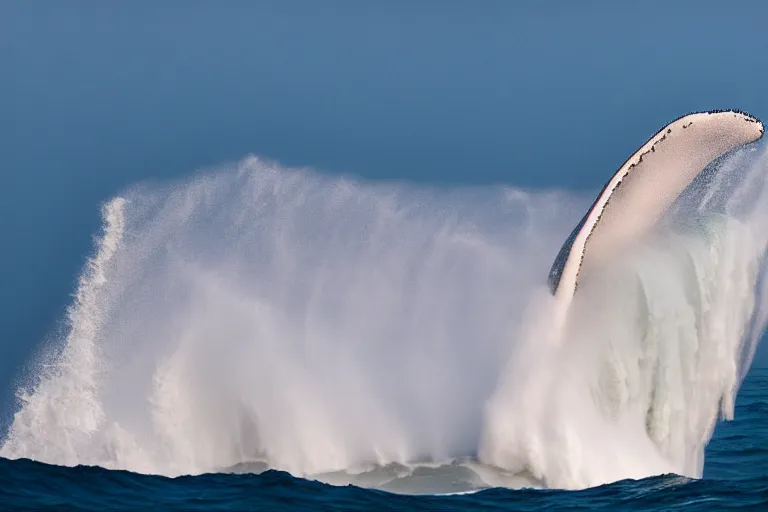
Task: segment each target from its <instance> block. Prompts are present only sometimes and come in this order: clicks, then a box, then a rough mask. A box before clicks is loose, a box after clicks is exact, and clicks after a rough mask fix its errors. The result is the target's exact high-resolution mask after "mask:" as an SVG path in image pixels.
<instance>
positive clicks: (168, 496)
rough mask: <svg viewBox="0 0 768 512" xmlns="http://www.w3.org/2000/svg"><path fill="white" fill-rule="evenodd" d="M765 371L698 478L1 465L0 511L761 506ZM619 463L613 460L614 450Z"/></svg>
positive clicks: (755, 376) (723, 428)
mask: <svg viewBox="0 0 768 512" xmlns="http://www.w3.org/2000/svg"><path fill="white" fill-rule="evenodd" d="M766 386H768V369H765V368H754V369H753V370H752V371H751V373H750V374H749V376H748V377H747V379H746V381H745V382H744V385H743V387H742V389H741V392H740V393H739V397H738V400H737V405H736V415H735V419H734V421H732V422H727V423H721V424H720V425H719V426H718V428H717V430H716V433H715V436H714V438H713V439H712V441H711V443H710V445H709V449H708V454H707V462H706V466H705V471H704V478H703V479H702V480H690V479H686V478H682V477H679V476H676V475H663V476H655V477H651V478H646V479H644V480H639V481H632V480H627V481H622V482H616V483H613V484H610V485H604V486H601V487H596V488H592V489H586V490H583V491H557V490H532V489H524V490H510V489H488V490H484V491H480V492H477V493H474V494H463V495H453V496H406V495H398V494H392V493H387V492H383V491H378V490H371V489H362V488H359V487H354V486H347V487H335V486H330V485H326V484H322V483H319V482H315V481H310V480H305V479H301V478H294V477H292V476H291V475H289V474H288V473H283V472H279V471H267V472H265V473H261V474H212V475H201V476H183V477H178V478H166V477H160V476H150V475H139V474H135V473H131V472H127V471H110V470H106V469H103V468H97V467H85V466H79V467H74V468H68V467H60V466H51V465H47V464H41V463H39V462H34V461H29V460H14V461H11V460H7V459H0V508H2V509H4V510H11V509H12V510H41V511H42V510H73V511H74V510H82V511H101V510H139V509H147V510H148V509H154V510H190V511H191V510H227V511H229V510H272V511H282V510H344V511H362V510H449V511H450V510H456V511H458V510H462V511H473V510H520V511H525V510H553V511H554V510H562V511H566V510H574V511H575V510H637V511H640V510H690V511H698V510H702V511H704V510H707V511H708V510H767V509H768V478H767V477H766V475H768V399H766V394H765V389H766ZM616 456H617V457H621V454H620V453H618V454H616Z"/></svg>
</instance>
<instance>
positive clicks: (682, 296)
mask: <svg viewBox="0 0 768 512" xmlns="http://www.w3.org/2000/svg"><path fill="white" fill-rule="evenodd" d="M739 158H740V159H739ZM739 158H734V159H732V161H733V162H735V163H734V164H733V165H732V167H733V168H734V169H736V168H738V169H747V170H748V171H744V174H745V175H746V176H747V177H752V176H753V175H755V174H759V173H764V171H765V169H764V167H765V158H764V157H763V155H762V154H760V155H756V154H755V153H749V154H746V156H744V155H742V156H740V157H739ZM760 186H762V181H760ZM736 189H737V187H731V188H730V189H729V192H728V194H727V196H728V198H731V199H733V198H734V197H736V196H737V194H736V193H735V192H734V190H736ZM752 190H754V186H753V188H752ZM757 197H758V198H761V197H763V196H762V192H760V193H759V194H758V195H757ZM587 200H588V198H587V197H581V196H577V195H572V194H566V193H560V192H548V193H545V192H537V193H532V192H523V191H519V190H512V189H502V188H477V189H456V190H442V189H432V188H415V187H413V186H410V185H405V184H378V185H373V184H366V183H361V182H357V181H354V180H349V179H341V178H331V177H323V176H322V175H319V174H316V173H313V172H310V171H296V170H286V169H283V168H280V167H279V166H277V165H274V164H270V163H267V162H264V161H261V160H259V159H256V158H253V157H251V158H248V159H246V160H244V161H243V162H241V163H239V164H237V165H233V166H225V167H222V168H221V169H218V170H215V171H211V172H208V173H205V174H201V175H199V176H196V177H195V178H193V179H191V180H188V181H184V182H180V183H174V184H170V185H168V186H164V187H148V186H145V187H138V188H135V189H133V190H131V191H128V192H127V193H126V194H124V198H118V199H115V200H113V201H112V202H110V203H109V204H108V206H107V207H106V209H105V228H104V230H105V231H104V235H103V236H102V238H101V242H100V246H99V250H98V252H97V254H96V256H95V257H94V259H93V260H92V262H90V263H89V265H88V267H87V269H86V271H85V272H84V275H83V277H82V279H81V283H80V286H79V289H78V295H77V299H76V301H75V303H74V305H73V306H72V308H71V310H70V315H69V320H70V321H69V332H68V335H67V336H66V338H65V339H63V340H62V341H61V344H60V345H59V346H60V348H61V350H60V351H59V352H57V353H55V354H54V355H52V356H51V357H49V358H48V359H45V358H44V359H43V360H42V362H41V364H40V370H39V372H38V373H37V374H36V375H35V378H34V379H32V381H31V382H30V384H29V386H26V387H25V388H24V389H23V390H22V391H20V396H21V398H22V404H21V407H20V409H19V411H18V412H17V413H16V416H15V419H14V422H13V425H12V427H11V429H10V431H9V433H8V436H7V438H6V439H5V441H4V443H3V445H2V448H0V455H2V456H5V457H10V458H16V457H29V458H33V459H37V460H41V461H45V462H50V463H57V464H67V465H73V464H96V465H101V466H105V467H108V468H124V469H129V470H133V471H139V472H147V473H162V474H167V475H177V474H184V473H200V472H207V471H218V470H225V469H227V468H233V467H238V466H242V465H243V464H246V465H247V464H252V463H260V464H262V465H263V466H264V467H273V468H278V469H285V470H288V471H291V472H292V473H294V474H296V475H305V476H307V475H308V476H318V475H325V476H323V477H322V478H324V479H327V480H333V481H340V482H341V481H357V482H359V483H361V485H381V480H376V479H374V478H373V477H370V478H369V479H368V480H365V479H362V477H360V479H358V480H356V479H355V478H356V477H355V475H358V474H363V475H365V474H368V475H370V474H371V471H373V472H376V471H379V470H377V469H376V468H391V467H395V466H392V465H393V464H394V465H396V466H397V467H405V468H413V467H414V465H417V466H418V467H427V466H429V467H433V466H438V467H439V466H440V465H441V464H447V466H444V467H456V465H457V464H458V466H461V467H462V468H464V469H466V468H471V471H472V474H473V475H474V476H473V478H475V477H476V476H478V475H479V477H478V478H479V479H480V480H482V482H480V483H478V482H476V481H473V483H472V486H482V485H516V484H515V482H519V480H515V479H514V478H512V477H515V476H520V475H524V476H525V482H527V483H528V484H531V483H533V484H541V485H549V486H553V487H568V488H570V487H583V486H587V485H594V484H597V483H602V482H606V481H611V480H615V479H619V478H623V477H625V476H635V477H642V476H646V475H650V474H655V473H658V472H667V471H674V472H678V473H681V474H687V475H692V476H697V475H698V474H700V472H701V464H702V460H701V453H702V449H703V446H704V445H705V444H706V442H707V440H708V439H709V436H710V434H711V430H712V428H713V425H714V422H715V420H716V418H717V414H718V407H719V405H720V402H722V403H723V404H724V410H725V412H726V413H728V412H729V411H731V410H732V399H733V396H734V394H735V392H736V390H737V388H738V384H739V382H740V378H741V376H742V374H743V372H744V371H745V368H748V366H749V362H750V361H751V356H752V354H753V352H754V345H755V343H756V340H757V339H758V337H759V334H760V333H762V328H763V325H764V319H765V316H764V315H765V313H764V311H763V309H762V308H760V307H758V308H755V307H754V305H755V300H756V294H755V290H754V288H755V281H756V272H757V268H758V262H759V261H760V258H761V257H762V254H758V253H759V252H760V251H759V248H760V247H762V246H764V241H765V240H764V239H765V237H766V236H768V226H766V225H765V224H764V223H762V219H766V218H768V216H766V215H764V212H759V211H758V208H757V207H755V206H754V205H759V204H762V202H760V201H758V200H755V199H754V198H753V199H750V200H748V201H747V200H746V199H742V200H740V202H739V204H742V205H743V204H745V203H749V204H750V205H752V206H749V208H747V212H746V213H745V212H739V214H738V215H736V213H735V212H736V209H735V208H730V209H729V210H728V211H727V212H726V214H727V215H725V220H723V222H722V223H719V224H717V227H716V228H713V229H712V237H711V238H702V237H700V236H694V235H692V234H690V233H689V234H685V233H683V234H679V233H675V232H664V233H662V234H660V235H659V236H660V238H659V239H658V240H657V241H655V242H653V243H651V242H649V243H648V244H647V246H646V248H645V249H644V252H639V253H638V254H636V257H635V258H632V259H630V260H626V261H620V262H617V264H616V266H615V268H613V269H611V271H610V272H607V273H606V276H605V277H604V279H594V280H592V283H593V284H592V285H590V286H586V285H585V286H584V288H583V290H580V293H579V295H580V297H579V298H578V299H577V300H576V301H575V302H574V304H573V309H574V310H577V311H580V312H581V314H579V315H578V316H573V315H571V316H569V319H568V320H567V321H568V324H567V332H568V333H569V335H568V338H567V340H566V343H562V344H556V343H546V342H542V341H546V340H545V339H542V336H546V332H547V330H546V329H544V328H542V327H541V325H546V324H547V323H548V316H547V315H548V312H550V311H551V310H550V309H549V308H550V307H551V306H552V305H551V298H550V297H549V296H548V292H547V291H546V290H545V287H544V280H545V278H546V273H547V270H548V267H549V263H550V261H551V257H552V255H553V254H554V253H555V251H556V250H557V248H558V247H559V245H560V243H561V242H562V240H563V238H564V236H565V235H566V234H567V232H568V230H569V228H570V227H572V226H571V224H572V221H573V218H577V217H578V215H579V214H580V212H581V211H583V210H584V208H585V207H586V205H587V204H588V202H587ZM704 213H707V212H704ZM704 213H702V215H704ZM731 213H733V214H732V215H731ZM665 237H666V238H665ZM609 276H612V277H609ZM614 277H615V279H624V280H627V281H633V280H634V282H635V283H636V284H635V285H628V286H615V282H614V281H611V280H612V279H614ZM585 283H586V281H585ZM581 292H583V293H581ZM760 315H763V316H760ZM550 320H551V318H550ZM750 320H751V321H752V323H751V324H750ZM753 324H754V325H753ZM542 333H545V334H543V335H542ZM756 333H757V334H756ZM617 453H622V454H624V456H623V457H616V456H615V455H616V454H617ZM451 461H454V462H451ZM425 465H426V466H425ZM386 471H390V470H386ZM392 471H395V470H392ZM399 471H400V470H399V469H398V470H396V471H395V473H397V474H400V475H401V474H402V472H400V473H398V472H399ZM409 471H412V469H408V470H406V473H408V472H409ZM457 471H458V469H457ZM340 474H342V475H346V476H343V477H339V475H340ZM462 474H463V473H462ZM386 478H390V477H386Z"/></svg>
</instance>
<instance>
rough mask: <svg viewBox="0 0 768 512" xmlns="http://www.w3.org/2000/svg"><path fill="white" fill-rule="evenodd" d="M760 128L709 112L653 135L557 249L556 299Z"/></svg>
mask: <svg viewBox="0 0 768 512" xmlns="http://www.w3.org/2000/svg"><path fill="white" fill-rule="evenodd" d="M763 132H764V128H763V123H762V122H760V121H759V120H758V119H756V118H754V117H752V116H750V115H747V114H745V113H742V112H738V111H713V112H701V113H695V114H689V115H687V116H685V117H681V118H680V119H677V120H676V121H673V122H672V123H670V124H668V125H667V126H665V127H664V128H663V129H662V130H660V131H659V132H658V133H657V134H656V135H654V136H653V137H651V138H650V139H649V140H648V142H646V143H645V144H644V145H643V146H642V147H641V148H640V149H639V150H638V151H637V152H636V153H635V154H633V155H632V156H631V157H630V158H629V159H628V160H627V161H626V162H624V165H622V166H621V168H620V169H619V170H618V171H617V172H616V174H614V175H613V177H612V178H611V179H610V181H608V183H607V184H606V185H605V187H603V190H602V191H601V192H600V194H599V195H598V196H597V199H596V200H595V202H594V203H593V204H592V207H591V208H590V209H589V210H588V211H587V213H586V215H585V216H584V218H583V219H582V220H581V222H579V224H578V225H577V226H576V228H575V229H574V230H573V232H572V233H571V235H570V236H569V237H568V239H567V240H566V241H565V244H564V245H563V247H562V249H560V252H559V253H558V255H557V258H556V259H555V262H554V264H553V265H552V270H551V271H550V273H549V288H550V291H551V292H552V294H553V295H554V296H555V297H556V298H557V299H558V302H560V303H561V304H562V303H568V302H570V300H571V298H572V297H573V294H574V293H575V292H576V288H577V286H578V280H579V274H580V272H581V271H582V270H583V269H584V268H587V267H591V266H595V265H598V264H599V263H600V262H603V261H606V260H607V259H609V258H610V257H611V256H612V255H615V253H616V251H618V250H620V249H621V248H622V246H626V245H627V242H628V241H630V240H632V239H634V238H637V237H638V236H640V235H641V234H643V233H644V232H646V231H647V230H648V229H649V228H651V227H652V226H653V225H654V224H655V223H656V222H657V221H658V220H659V218H660V217H661V216H662V214H663V213H664V212H665V211H666V210H667V208H668V207H669V206H670V204H672V203H673V202H674V200H675V199H676V198H677V197H678V196H679V195H680V194H681V193H682V191H683V190H684V189H685V187H687V186H688V184H690V183H691V181H693V179H694V178H695V177H696V176H697V175H698V174H699V173H700V172H701V171H702V170H704V169H705V168H706V167H707V165H708V164H709V163H710V162H712V161H713V160H715V159H717V158H719V157H721V156H722V155H724V154H725V153H727V152H729V151H731V150H733V149H735V148H737V147H739V146H743V145H745V144H748V143H750V142H754V141H756V140H757V139H759V138H760V137H761V136H762V135H763Z"/></svg>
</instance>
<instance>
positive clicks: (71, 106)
mask: <svg viewBox="0 0 768 512" xmlns="http://www.w3.org/2000/svg"><path fill="white" fill-rule="evenodd" d="M577 4H578V5H577ZM767 15H768V4H764V3H762V2H757V1H754V2H739V4H738V7H736V6H730V7H729V6H725V4H724V3H722V2H717V3H715V2H690V1H688V2H687V1H680V2H654V1H645V2H632V3H631V4H630V3H628V2H608V1H606V2H565V1H563V2H554V1H541V2H532V1H531V2H511V1H484V2H458V1H445V2H437V1H431V2H426V1H425V2H397V1H389V2H377V3H373V2H357V1H348V2H342V1H326V2H314V1H290V0H288V1H286V0H283V1H279V2H278V1H275V2H271V1H262V2H235V1H228V2H221V3H219V2H164V3H163V4H162V5H161V6H158V5H156V3H155V2H130V3H129V2H124V3H121V4H118V3H116V2H115V3H104V2H96V1H93V2H79V1H70V2H56V1H53V0H51V1H49V2H39V1H24V2H22V1H19V2H3V3H0V155H2V157H3V160H2V169H3V171H2V177H3V186H2V187H1V188H0V194H2V201H0V219H2V226H1V227H2V233H3V235H4V237H3V250H2V251H0V279H2V282H3V286H2V287H1V288H0V337H1V338H2V343H0V397H6V396H7V390H8V389H10V379H11V377H12V376H13V372H14V370H15V369H17V368H18V367H19V366H20V365H21V364H22V362H23V361H24V360H25V358H26V357H28V355H29V352H30V350H32V349H33V348H34V347H35V346H36V344H37V343H38V342H39V341H40V340H42V339H43V338H44V337H45V335H46V334H47V333H49V332H50V331H51V329H52V328H53V327H54V326H55V322H56V320H57V319H59V318H61V314H62V313H63V308H64V307H65V306H66V304H68V303H69V300H70V298H69V294H70V293H71V292H72V290H73V289H74V285H75V279H76V277H77V274H78V272H79V268H80V266H81V265H82V263H83V261H84V258H85V256H86V254H87V253H88V252H89V250H90V247H91V243H92V242H91V237H92V235H93V233H95V232H96V231H97V229H98V226H99V218H98V208H99V203H100V202H101V201H103V200H104V199H106V198H108V197H110V196H111V195H113V194H115V193H116V192H118V191H119V190H120V189H122V188H124V187H125V186H127V185H130V184H132V183H135V182H137V181H140V180H144V179H149V178H165V177H172V176H177V175H182V174H187V173H189V172H190V171H192V170H194V169H196V168H199V167H202V166H208V165H213V164H217V163H220V162H222V161H225V160H233V159H238V158H240V157H242V156H244V155H246V154H248V153H257V154H259V155H263V156H267V157H271V158H275V159H278V160H279V161H281V162H282V163H284V164H288V165H311V166H313V167H316V168H320V169H323V170H325V171H327V172H345V173H353V174H357V175H360V176H363V177H366V178H372V179H407V180H412V181H421V182H440V183H450V184H468V183H471V184H478V183H507V184H513V185H518V186H523V187H535V188H541V187H546V188H552V187H556V188H571V189H574V188H576V189H582V190H590V191H592V190H594V191H597V190H598V189H599V188H600V186H601V185H602V184H603V182H604V181H605V179H606V178H607V177H608V176H609V175H610V174H611V173H612V172H613V171H614V170H615V169H616V168H617V167H618V165H620V164H621V163H622V162H623V160H624V159H625V158H626V157H627V156H628V155H629V154H630V153H631V152H633V151H634V150H635V149H636V148H637V147H638V146H639V145H640V144H641V143H642V142H643V141H644V140H645V139H646V138H647V137H648V136H649V135H651V134H652V133H653V132H654V131H655V130H656V129H658V128H659V127H660V126H661V125H663V124H664V123H666V122H667V121H669V120H671V119H672V118H675V117H678V116H679V115H681V114H684V113H686V112H689V111H693V110H703V109H712V108H734V107H735V108H740V109H743V110H747V111H749V112H751V113H753V114H756V115H757V116H761V117H764V118H765V117H768V96H767V95H766V93H765V84H766V78H768V66H766V65H765V61H766V49H767V48H766V42H765V36H764V33H765V20H768V16H767ZM765 360H768V358H766V357H762V358H761V362H763V363H764V362H765ZM4 390H5V391H4ZM3 393H5V394H3ZM0 401H1V400H0Z"/></svg>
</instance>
